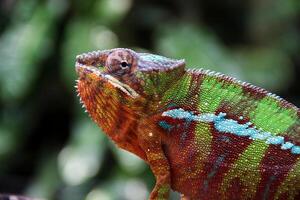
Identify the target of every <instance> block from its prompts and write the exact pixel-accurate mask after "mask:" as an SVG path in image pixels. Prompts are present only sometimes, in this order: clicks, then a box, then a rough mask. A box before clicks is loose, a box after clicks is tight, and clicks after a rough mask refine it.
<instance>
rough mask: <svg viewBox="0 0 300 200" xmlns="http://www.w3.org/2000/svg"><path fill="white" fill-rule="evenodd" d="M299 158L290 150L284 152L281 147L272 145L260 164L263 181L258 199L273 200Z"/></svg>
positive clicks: (258, 192)
mask: <svg viewBox="0 0 300 200" xmlns="http://www.w3.org/2000/svg"><path fill="white" fill-rule="evenodd" d="M299 157H300V155H295V154H292V153H291V151H290V150H282V149H281V148H280V145H270V146H269V148H268V150H267V151H266V154H265V156H264V158H263V159H262V161H261V163H260V172H261V178H262V179H261V182H260V184H259V186H258V187H259V189H258V191H257V195H256V199H263V198H265V199H273V198H274V195H275V191H276V189H277V188H278V186H279V185H280V183H281V182H282V181H284V178H285V177H286V176H287V174H288V173H289V171H290V170H291V169H292V168H293V167H294V165H295V164H296V162H297V159H298V158H299Z"/></svg>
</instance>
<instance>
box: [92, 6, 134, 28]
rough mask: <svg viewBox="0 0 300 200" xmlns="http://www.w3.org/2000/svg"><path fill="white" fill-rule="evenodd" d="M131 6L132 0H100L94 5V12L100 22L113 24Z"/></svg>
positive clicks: (120, 18)
mask: <svg viewBox="0 0 300 200" xmlns="http://www.w3.org/2000/svg"><path fill="white" fill-rule="evenodd" d="M131 6H132V0H101V1H97V3H96V5H95V7H94V8H95V13H96V15H97V16H98V19H99V20H101V22H102V24H106V25H108V24H110V25H111V24H113V23H114V22H117V21H120V20H122V18H123V17H124V15H125V14H126V13H127V12H128V11H129V9H130V8H131Z"/></svg>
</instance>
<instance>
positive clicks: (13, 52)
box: [0, 7, 52, 101]
mask: <svg viewBox="0 0 300 200" xmlns="http://www.w3.org/2000/svg"><path fill="white" fill-rule="evenodd" d="M51 22H52V17H51V16H50V15H49V14H48V12H47V10H46V9H45V8H44V7H40V8H39V9H36V11H35V12H34V13H33V15H32V18H31V19H30V20H29V21H28V22H25V23H22V24H15V25H13V26H11V27H10V28H9V29H8V30H7V31H6V32H5V33H4V34H3V35H2V36H1V38H0V59H1V64H0V89H1V90H0V91H1V92H2V94H1V95H2V97H3V98H4V100H5V101H11V100H13V99H16V98H20V97H22V96H23V95H24V94H26V92H27V91H28V89H29V88H30V86H31V84H32V83H33V80H34V79H35V77H36V75H37V72H38V69H37V67H38V66H37V62H38V61H39V60H40V59H41V58H42V57H44V56H45V54H47V53H48V52H49V50H50V49H49V46H48V48H46V47H47V40H48V39H49V38H48V37H49V35H50V33H51V32H50V27H51V24H52V23H51Z"/></svg>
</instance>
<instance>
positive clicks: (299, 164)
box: [75, 48, 300, 200]
mask: <svg viewBox="0 0 300 200" xmlns="http://www.w3.org/2000/svg"><path fill="white" fill-rule="evenodd" d="M75 70H76V72H77V75H78V80H77V83H76V86H75V87H76V88H77V92H78V96H79V97H80V101H81V103H82V104H83V107H85V109H86V111H87V112H88V114H89V116H90V117H91V119H92V120H93V121H94V122H95V123H96V124H97V125H99V127H100V128H101V129H102V130H103V132H104V133H105V134H106V135H107V136H108V137H109V138H110V139H111V140H112V141H113V142H114V143H115V144H116V145H117V146H118V147H119V148H121V149H124V150H126V151H129V152H131V153H133V154H135V155H137V156H138V157H140V158H141V159H143V160H144V161H145V162H146V163H147V164H148V165H149V166H150V169H151V171H152V172H153V174H154V176H155V179H156V183H155V186H154V188H153V190H152V192H151V193H150V197H149V199H150V200H154V199H159V200H167V199H168V198H169V193H170V190H171V189H172V190H174V191H177V192H179V193H180V194H181V199H186V200H187V199H204V200H208V199H209V200H213V199H224V200H225V199H264V200H266V199H300V194H299V191H300V111H299V109H298V108H297V107H296V106H295V105H293V104H292V103H289V102H288V101H286V100H284V99H282V98H281V97H279V96H277V95H275V94H272V93H270V92H268V91H267V90H265V89H262V88H260V87H257V86H254V85H252V84H250V83H246V82H242V81H239V80H237V79H235V78H232V77H229V76H227V75H224V74H221V73H216V72H213V71H210V70H204V69H186V66H185V60H184V59H170V58H167V57H163V56H160V55H155V54H150V53H138V52H135V51H133V50H131V49H127V48H116V49H110V50H98V51H93V52H88V53H83V54H80V55H78V56H77V57H76V63H75Z"/></svg>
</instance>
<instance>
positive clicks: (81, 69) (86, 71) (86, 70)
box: [75, 62, 139, 98]
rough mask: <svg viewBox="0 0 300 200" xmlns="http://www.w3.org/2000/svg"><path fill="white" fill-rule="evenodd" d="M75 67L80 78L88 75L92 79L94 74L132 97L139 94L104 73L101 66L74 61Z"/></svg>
mask: <svg viewBox="0 0 300 200" xmlns="http://www.w3.org/2000/svg"><path fill="white" fill-rule="evenodd" d="M75 69H76V72H77V74H78V76H79V77H80V78H85V77H90V78H92V79H93V77H95V76H96V77H97V78H100V79H101V80H103V81H106V82H108V83H110V84H111V85H112V86H113V87H115V88H118V89H119V90H121V91H122V92H124V93H125V94H127V95H128V96H130V97H132V98H137V97H139V94H138V93H137V92H136V91H135V90H134V89H132V88H131V87H130V86H129V85H127V84H124V83H122V82H120V81H119V80H118V79H116V78H115V77H113V76H111V75H109V74H107V73H105V72H104V71H103V69H104V68H103V67H100V68H97V67H95V66H88V65H85V64H82V63H80V62H76V65H75Z"/></svg>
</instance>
